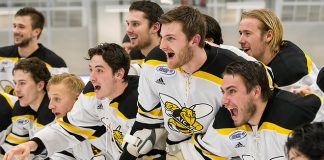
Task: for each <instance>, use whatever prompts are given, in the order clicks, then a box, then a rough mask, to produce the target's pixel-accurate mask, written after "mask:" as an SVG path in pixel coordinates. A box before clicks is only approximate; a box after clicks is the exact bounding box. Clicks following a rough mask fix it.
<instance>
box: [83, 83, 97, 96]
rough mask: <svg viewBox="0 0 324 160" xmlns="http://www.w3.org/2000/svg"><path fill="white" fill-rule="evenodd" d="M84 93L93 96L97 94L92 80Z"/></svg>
mask: <svg viewBox="0 0 324 160" xmlns="http://www.w3.org/2000/svg"><path fill="white" fill-rule="evenodd" d="M82 94H83V95H85V96H93V95H95V92H94V87H93V84H92V83H91V81H89V82H88V83H87V84H86V85H85V87H84V89H83V91H82Z"/></svg>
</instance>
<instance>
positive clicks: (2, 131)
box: [0, 91, 18, 144]
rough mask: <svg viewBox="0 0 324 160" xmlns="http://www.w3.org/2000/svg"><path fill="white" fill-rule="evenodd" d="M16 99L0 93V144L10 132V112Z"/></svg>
mask: <svg viewBox="0 0 324 160" xmlns="http://www.w3.org/2000/svg"><path fill="white" fill-rule="evenodd" d="M17 99H18V98H17V97H15V96H12V95H9V94H6V93H3V92H1V91H0V105H1V112H0V122H1V125H0V144H2V143H3V142H4V140H5V138H6V136H7V135H8V134H9V133H10V131H11V126H12V125H11V124H12V122H11V116H12V110H13V107H14V104H15V102H16V101H17Z"/></svg>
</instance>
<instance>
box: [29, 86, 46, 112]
mask: <svg viewBox="0 0 324 160" xmlns="http://www.w3.org/2000/svg"><path fill="white" fill-rule="evenodd" d="M45 93H46V92H45V91H44V90H43V91H42V92H41V93H40V94H39V95H38V96H37V97H36V99H35V101H34V102H33V103H32V104H30V105H29V106H30V108H32V109H33V110H34V111H35V112H37V111H38V109H39V106H40V104H41V103H42V101H43V98H44V96H45Z"/></svg>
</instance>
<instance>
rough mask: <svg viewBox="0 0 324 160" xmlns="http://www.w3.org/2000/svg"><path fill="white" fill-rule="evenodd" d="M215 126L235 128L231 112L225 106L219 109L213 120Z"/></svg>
mask: <svg viewBox="0 0 324 160" xmlns="http://www.w3.org/2000/svg"><path fill="white" fill-rule="evenodd" d="M213 128H214V129H223V128H235V125H234V122H233V120H232V117H231V114H230V112H229V111H228V110H227V109H226V108H225V107H220V109H219V110H218V112H217V114H216V116H215V119H214V122H213Z"/></svg>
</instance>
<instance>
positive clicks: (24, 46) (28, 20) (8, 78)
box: [0, 7, 68, 95]
mask: <svg viewBox="0 0 324 160" xmlns="http://www.w3.org/2000/svg"><path fill="white" fill-rule="evenodd" d="M44 24H45V18H44V15H43V14H42V13H41V12H39V11H37V10H36V9H34V8H31V7H25V8H21V9H19V10H18V11H17V13H16V14H15V18H14V23H13V36H14V37H13V38H14V45H11V46H5V47H1V48H0V91H5V92H6V93H10V94H12V95H14V93H13V88H14V84H13V79H12V69H13V67H14V66H15V63H17V61H19V59H21V58H29V57H38V58H39V59H40V60H42V61H43V62H45V63H46V66H47V68H48V69H49V71H50V72H51V73H52V74H59V73H63V72H68V68H67V66H66V64H65V62H64V60H63V59H62V58H61V57H60V56H58V55H56V54H55V53H54V52H53V51H51V50H49V49H48V48H46V47H45V46H43V45H42V44H41V43H38V39H39V37H40V35H41V33H42V31H43V27H44Z"/></svg>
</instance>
